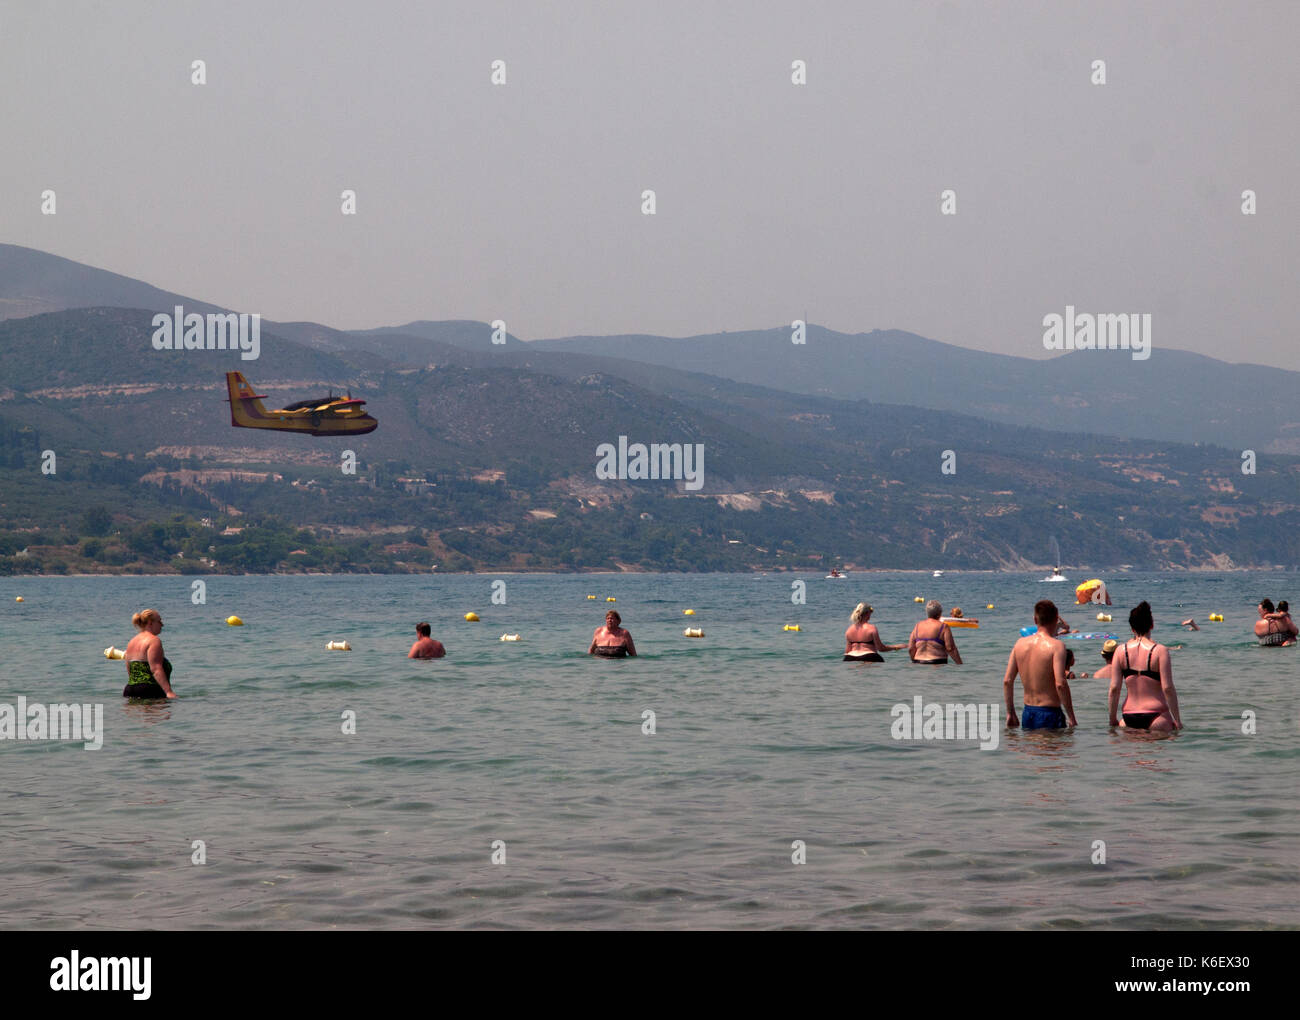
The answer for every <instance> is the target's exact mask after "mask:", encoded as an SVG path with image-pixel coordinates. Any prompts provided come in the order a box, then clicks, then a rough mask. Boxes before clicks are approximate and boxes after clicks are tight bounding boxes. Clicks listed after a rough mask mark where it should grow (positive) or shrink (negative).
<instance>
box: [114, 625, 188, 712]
mask: <svg viewBox="0 0 1300 1020" xmlns="http://www.w3.org/2000/svg"><path fill="white" fill-rule="evenodd" d="M131 622H132V623H133V624H135V626H136V627H137V629H139V631H140V633H139V634H137V635H136V636H135V637H133V638H132V639H131V640H130V642H129V643H128V644H127V646H126V654H125V655H124V656H123V658H124V659H125V660H126V687H125V688H124V689H123V691H122V697H124V698H174V697H176V692H175V691H173V690H172V685H171V676H172V664H171V663H170V662H168V661H167V659H166V658H164V657H163V646H162V638H161V637H160V636H159V635H160V634H161V633H162V629H163V622H162V616H160V615H159V613H158V610H156V609H142V610H141V611H140V612H138V613H136V614H135V615H134V616H133V617H131Z"/></svg>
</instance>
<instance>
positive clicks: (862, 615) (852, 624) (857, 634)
mask: <svg viewBox="0 0 1300 1020" xmlns="http://www.w3.org/2000/svg"><path fill="white" fill-rule="evenodd" d="M872 612H873V610H872V608H871V607H870V606H869V605H867V604H866V603H865V602H859V603H858V604H857V605H856V606H855V607H854V608H853V612H852V613H851V614H850V615H849V629H848V630H846V631H845V632H844V661H845V662H884V661H885V660H884V658H883V657H882V656H881V654H880V653H881V652H896V651H898V650H899V649H900V648H906V647H907V645H887V644H885V643H884V642H883V641H881V640H880V631H878V630H876V625H875V624H874V623H868V622H867V621H868V620H870V619H871V614H872Z"/></svg>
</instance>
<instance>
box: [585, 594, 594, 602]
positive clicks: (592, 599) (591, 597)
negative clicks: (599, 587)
mask: <svg viewBox="0 0 1300 1020" xmlns="http://www.w3.org/2000/svg"><path fill="white" fill-rule="evenodd" d="M587 601H589V602H595V601H596V596H595V595H588V596H587Z"/></svg>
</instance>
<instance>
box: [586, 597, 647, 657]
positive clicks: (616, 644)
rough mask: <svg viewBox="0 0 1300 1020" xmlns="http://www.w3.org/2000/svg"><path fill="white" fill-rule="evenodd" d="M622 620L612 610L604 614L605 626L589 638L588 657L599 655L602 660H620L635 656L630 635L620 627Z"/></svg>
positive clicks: (634, 648) (634, 646)
mask: <svg viewBox="0 0 1300 1020" xmlns="http://www.w3.org/2000/svg"><path fill="white" fill-rule="evenodd" d="M622 623H623V618H622V617H621V616H619V615H618V613H617V612H615V611H614V610H613V609H611V610H610V611H609V612H608V613H606V614H605V626H603V627H597V628H596V633H595V634H593V635H592V636H591V647H590V648H588V649H587V654H588V655H599V656H600V657H601V658H602V659H622V658H625V657H626V656H629V655H636V645H634V644H632V635H631V634H629V633H628V632H627V631H626V630H624V629H623V627H622Z"/></svg>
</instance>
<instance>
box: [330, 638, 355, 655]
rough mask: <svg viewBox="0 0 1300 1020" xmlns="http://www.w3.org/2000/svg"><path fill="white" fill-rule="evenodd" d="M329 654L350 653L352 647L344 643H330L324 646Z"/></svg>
mask: <svg viewBox="0 0 1300 1020" xmlns="http://www.w3.org/2000/svg"><path fill="white" fill-rule="evenodd" d="M325 647H326V648H327V649H329V650H330V651H331V652H350V651H352V646H351V645H350V644H348V643H347V642H346V641H331V642H329V643H328V644H327V645H326V646H325Z"/></svg>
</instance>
